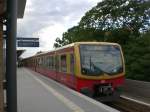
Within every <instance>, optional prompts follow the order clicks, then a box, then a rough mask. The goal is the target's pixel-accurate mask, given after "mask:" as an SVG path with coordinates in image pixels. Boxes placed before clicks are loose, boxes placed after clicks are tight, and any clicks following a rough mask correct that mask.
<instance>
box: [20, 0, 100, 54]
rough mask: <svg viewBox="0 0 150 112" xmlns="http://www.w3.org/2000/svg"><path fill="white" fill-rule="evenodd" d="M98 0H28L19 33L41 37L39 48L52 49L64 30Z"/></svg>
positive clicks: (75, 22) (74, 23) (72, 24)
mask: <svg viewBox="0 0 150 112" xmlns="http://www.w3.org/2000/svg"><path fill="white" fill-rule="evenodd" d="M98 1H99V0H80V1H77V0H27V5H26V9H25V15H24V18H23V19H19V20H18V30H17V35H18V36H24V37H39V38H40V45H41V47H40V48H39V49H40V50H50V49H52V48H53V44H54V41H55V39H56V37H61V35H62V33H63V32H64V31H66V30H67V29H68V28H70V27H72V26H74V25H77V24H78V22H79V21H80V19H81V17H82V16H83V15H84V14H85V12H86V11H88V10H90V9H91V8H92V7H93V6H95V5H96V4H97V2H98ZM48 40H51V41H48ZM49 42H50V43H49ZM39 49H38V50H39ZM30 54H31V53H30Z"/></svg>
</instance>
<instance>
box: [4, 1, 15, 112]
mask: <svg viewBox="0 0 150 112" xmlns="http://www.w3.org/2000/svg"><path fill="white" fill-rule="evenodd" d="M7 14H8V18H7V37H6V81H7V84H6V89H7V112H17V84H16V83H17V82H16V29H17V0H7Z"/></svg>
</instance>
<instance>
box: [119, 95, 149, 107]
mask: <svg viewBox="0 0 150 112" xmlns="http://www.w3.org/2000/svg"><path fill="white" fill-rule="evenodd" d="M121 97H122V98H124V99H128V100H130V101H134V102H137V103H139V104H143V105H146V106H149V107H150V104H148V103H145V102H143V101H139V100H136V99H133V98H129V97H127V96H124V95H121Z"/></svg>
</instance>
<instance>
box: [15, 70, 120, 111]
mask: <svg viewBox="0 0 150 112" xmlns="http://www.w3.org/2000/svg"><path fill="white" fill-rule="evenodd" d="M17 81H18V84H17V85H18V112H119V111H118V110H115V109H113V108H111V107H108V106H106V105H104V104H102V103H100V102H97V101H95V100H93V99H91V98H89V97H87V96H84V95H82V94H80V93H78V92H76V91H74V90H72V89H69V88H68V87H66V86H64V85H62V84H59V83H58V82H56V81H54V80H51V79H49V78H47V77H45V76H42V75H40V74H39V73H36V72H34V71H31V70H29V69H26V68H19V69H17Z"/></svg>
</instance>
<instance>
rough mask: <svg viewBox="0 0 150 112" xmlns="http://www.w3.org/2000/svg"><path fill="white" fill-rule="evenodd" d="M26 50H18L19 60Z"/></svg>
mask: <svg viewBox="0 0 150 112" xmlns="http://www.w3.org/2000/svg"><path fill="white" fill-rule="evenodd" d="M24 51H25V50H17V59H18V58H19V57H20V56H21V55H22V53H23V52H24Z"/></svg>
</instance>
